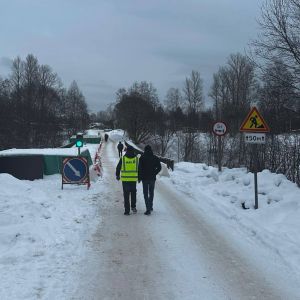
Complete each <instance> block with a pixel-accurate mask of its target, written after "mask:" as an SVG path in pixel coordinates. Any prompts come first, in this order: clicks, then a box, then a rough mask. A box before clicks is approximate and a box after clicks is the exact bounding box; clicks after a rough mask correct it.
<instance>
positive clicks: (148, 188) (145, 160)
mask: <svg viewBox="0 0 300 300" xmlns="http://www.w3.org/2000/svg"><path fill="white" fill-rule="evenodd" d="M160 170H161V164H160V161H159V159H158V157H157V156H155V155H154V154H153V152H152V149H151V146H149V145H147V146H146V147H145V151H144V153H143V154H142V156H141V157H140V161H139V173H138V177H139V182H140V181H142V182H143V193H144V199H145V205H146V211H145V215H150V214H151V211H152V210H153V197H154V187H155V180H156V175H157V174H158V173H159V172H160Z"/></svg>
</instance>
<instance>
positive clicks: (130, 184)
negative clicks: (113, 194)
mask: <svg viewBox="0 0 300 300" xmlns="http://www.w3.org/2000/svg"><path fill="white" fill-rule="evenodd" d="M122 185H123V195H124V208H125V212H128V213H129V212H130V207H131V208H135V207H136V182H135V181H122ZM129 196H130V198H131V199H130V200H131V205H130V201H129Z"/></svg>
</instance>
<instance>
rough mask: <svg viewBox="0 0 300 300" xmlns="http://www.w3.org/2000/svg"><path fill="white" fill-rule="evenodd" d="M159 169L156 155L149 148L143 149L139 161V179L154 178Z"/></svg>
mask: <svg viewBox="0 0 300 300" xmlns="http://www.w3.org/2000/svg"><path fill="white" fill-rule="evenodd" d="M160 170H161V164H160V161H159V159H158V157H157V156H155V155H154V154H153V153H152V151H151V150H149V151H145V152H144V154H142V156H141V157H140V161H139V173H138V174H139V175H138V176H139V181H140V180H155V179H156V175H157V174H158V173H159V172H160Z"/></svg>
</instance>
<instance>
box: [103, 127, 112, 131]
mask: <svg viewBox="0 0 300 300" xmlns="http://www.w3.org/2000/svg"><path fill="white" fill-rule="evenodd" d="M108 131H112V129H111V128H105V129H104V132H108Z"/></svg>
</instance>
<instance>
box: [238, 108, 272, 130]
mask: <svg viewBox="0 0 300 300" xmlns="http://www.w3.org/2000/svg"><path fill="white" fill-rule="evenodd" d="M240 131H245V132H269V131H270V128H269V126H268V125H267V123H266V122H265V120H264V119H263V117H262V116H261V114H260V113H259V111H258V110H257V108H256V107H253V108H252V109H251V111H250V112H249V114H248V116H247V117H246V119H245V120H244V122H243V124H242V126H241V127H240Z"/></svg>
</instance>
